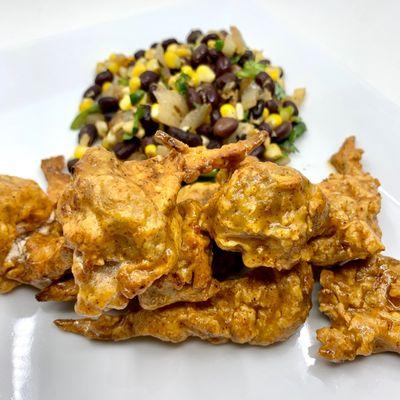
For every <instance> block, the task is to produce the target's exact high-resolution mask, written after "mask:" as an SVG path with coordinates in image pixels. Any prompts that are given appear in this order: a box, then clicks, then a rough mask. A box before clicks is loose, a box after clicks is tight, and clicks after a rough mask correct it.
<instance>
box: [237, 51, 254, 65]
mask: <svg viewBox="0 0 400 400" xmlns="http://www.w3.org/2000/svg"><path fill="white" fill-rule="evenodd" d="M251 60H254V54H253V52H252V51H251V50H246V51H245V52H244V54H243V55H242V56H241V57H240V58H239V61H238V64H239V65H240V66H241V67H243V65H244V63H245V62H246V61H251Z"/></svg>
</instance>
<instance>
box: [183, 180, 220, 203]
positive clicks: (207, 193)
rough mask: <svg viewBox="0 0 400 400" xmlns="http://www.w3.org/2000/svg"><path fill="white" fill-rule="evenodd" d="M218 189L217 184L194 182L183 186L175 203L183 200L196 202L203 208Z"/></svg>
mask: <svg viewBox="0 0 400 400" xmlns="http://www.w3.org/2000/svg"><path fill="white" fill-rule="evenodd" d="M218 189H219V184H218V182H195V183H192V184H190V185H186V186H183V187H182V188H181V190H180V191H179V192H178V198H177V200H176V201H177V203H182V202H184V201H185V200H196V201H197V202H199V203H200V204H201V205H202V206H204V205H206V203H207V202H208V200H209V199H210V198H211V197H212V195H213V194H214V193H215V192H216V191H217V190H218Z"/></svg>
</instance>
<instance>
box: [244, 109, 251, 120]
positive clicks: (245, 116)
mask: <svg viewBox="0 0 400 400" xmlns="http://www.w3.org/2000/svg"><path fill="white" fill-rule="evenodd" d="M249 117H250V110H244V111H243V121H248V120H249Z"/></svg>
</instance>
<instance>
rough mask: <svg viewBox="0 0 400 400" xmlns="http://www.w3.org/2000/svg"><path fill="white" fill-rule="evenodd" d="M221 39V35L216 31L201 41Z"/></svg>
mask: <svg viewBox="0 0 400 400" xmlns="http://www.w3.org/2000/svg"><path fill="white" fill-rule="evenodd" d="M217 39H219V36H218V35H217V34H216V33H209V34H208V35H206V36H204V37H203V39H201V43H206V44H207V42H208V41H209V40H217Z"/></svg>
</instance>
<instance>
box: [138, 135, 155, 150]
mask: <svg viewBox="0 0 400 400" xmlns="http://www.w3.org/2000/svg"><path fill="white" fill-rule="evenodd" d="M154 143H155V142H154V136H145V137H144V138H143V139H142V143H141V146H142V149H145V147H146V146H147V145H148V144H154Z"/></svg>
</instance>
